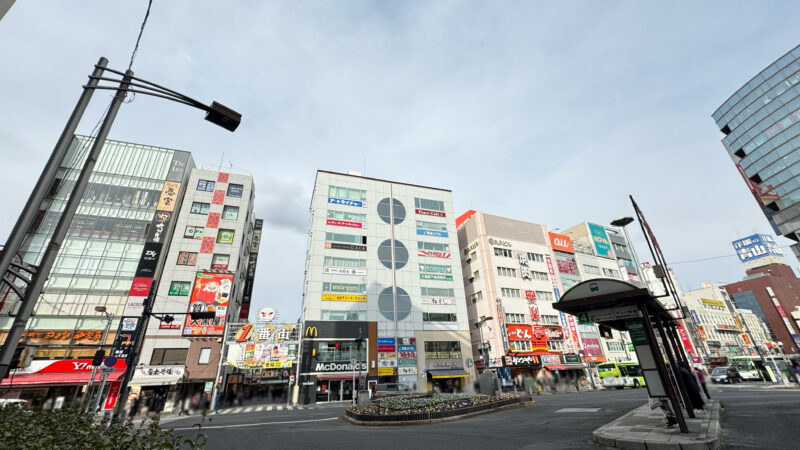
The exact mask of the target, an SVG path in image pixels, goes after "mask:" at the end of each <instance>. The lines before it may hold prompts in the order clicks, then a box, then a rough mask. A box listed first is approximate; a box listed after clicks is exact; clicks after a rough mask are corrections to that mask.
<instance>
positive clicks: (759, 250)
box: [731, 234, 783, 262]
mask: <svg viewBox="0 0 800 450" xmlns="http://www.w3.org/2000/svg"><path fill="white" fill-rule="evenodd" d="M731 245H733V249H734V250H736V256H738V257H739V261H741V262H748V261H753V260H755V259H759V258H763V257H765V256H783V251H781V249H780V248H779V247H778V244H777V243H775V238H773V237H772V236H770V235H767V234H754V235H752V236H747V237H746V238H742V239H737V240H735V241H733V242H731Z"/></svg>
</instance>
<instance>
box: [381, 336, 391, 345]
mask: <svg viewBox="0 0 800 450" xmlns="http://www.w3.org/2000/svg"><path fill="white" fill-rule="evenodd" d="M378 345H394V338H378Z"/></svg>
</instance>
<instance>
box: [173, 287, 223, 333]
mask: <svg viewBox="0 0 800 450" xmlns="http://www.w3.org/2000/svg"><path fill="white" fill-rule="evenodd" d="M232 289H233V274H232V273H210V272H197V275H196V277H195V280H194V288H193V289H192V295H191V297H190V298H189V312H207V311H209V312H214V313H215V317H214V318H213V319H198V320H194V319H192V318H191V316H190V315H188V314H187V315H186V319H185V322H184V324H183V335H184V336H221V335H222V333H223V330H224V329H225V316H226V315H227V313H228V301H229V299H230V295H231V291H232Z"/></svg>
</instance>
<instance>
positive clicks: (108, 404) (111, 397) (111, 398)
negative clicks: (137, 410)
mask: <svg viewBox="0 0 800 450" xmlns="http://www.w3.org/2000/svg"><path fill="white" fill-rule="evenodd" d="M121 384H122V382H121V381H115V382H113V383H111V386H110V387H109V388H108V396H106V401H105V403H103V410H104V411H108V410H109V409H114V405H116V404H117V398H119V388H120V385H121Z"/></svg>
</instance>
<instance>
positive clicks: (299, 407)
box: [294, 406, 303, 409]
mask: <svg viewBox="0 0 800 450" xmlns="http://www.w3.org/2000/svg"><path fill="white" fill-rule="evenodd" d="M294 409H303V407H302V406H295V407H294Z"/></svg>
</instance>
